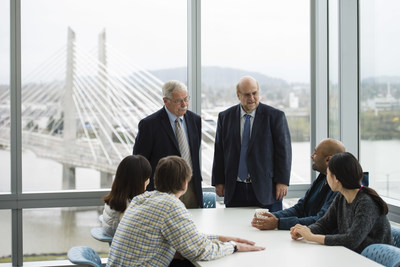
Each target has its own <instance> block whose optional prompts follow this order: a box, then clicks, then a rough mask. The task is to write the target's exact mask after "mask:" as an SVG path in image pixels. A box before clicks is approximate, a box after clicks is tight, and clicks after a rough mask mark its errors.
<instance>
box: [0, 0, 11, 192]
mask: <svg viewBox="0 0 400 267" xmlns="http://www.w3.org/2000/svg"><path fill="white" fill-rule="evenodd" d="M0 39H1V42H0V193H3V192H10V168H11V167H10V1H8V0H0Z"/></svg>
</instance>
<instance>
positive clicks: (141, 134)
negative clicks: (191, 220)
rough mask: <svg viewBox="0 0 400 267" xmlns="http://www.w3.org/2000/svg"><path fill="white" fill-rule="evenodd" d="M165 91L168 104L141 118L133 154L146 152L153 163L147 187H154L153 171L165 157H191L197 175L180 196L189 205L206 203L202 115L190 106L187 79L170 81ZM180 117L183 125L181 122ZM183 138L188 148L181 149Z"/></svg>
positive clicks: (187, 158) (144, 154)
mask: <svg viewBox="0 0 400 267" xmlns="http://www.w3.org/2000/svg"><path fill="white" fill-rule="evenodd" d="M162 91H163V96H164V97H163V101H164V107H163V108H161V109H160V110H159V111H157V112H155V113H153V114H151V115H149V116H148V117H146V118H144V119H143V120H141V121H140V122H139V127H138V128H139V131H138V134H137V136H136V140H135V145H134V147H133V154H134V155H137V154H140V155H143V156H144V157H146V158H147V159H148V160H149V162H150V164H151V167H152V169H153V173H152V176H151V177H150V183H149V185H148V186H147V188H146V189H147V190H148V191H152V190H154V181H153V174H154V170H155V168H156V166H157V163H158V161H159V160H160V159H161V158H163V157H166V156H171V155H176V156H180V157H182V158H184V159H185V160H186V161H188V164H189V166H191V167H192V175H193V176H192V179H191V181H190V183H189V185H188V189H187V192H186V193H185V194H184V195H183V196H182V197H181V198H180V199H181V200H182V202H183V203H184V204H185V206H186V208H198V207H203V192H202V188H201V181H202V177H201V171H200V158H199V155H200V154H199V150H200V144H201V118H200V116H199V115H197V114H195V113H193V112H191V111H189V110H188V106H189V100H190V99H189V96H188V95H187V88H186V86H185V85H184V84H183V83H181V82H179V81H169V82H166V83H165V84H164V85H163V88H162ZM178 121H179V122H180V123H179V125H177V123H178ZM180 129H182V130H183V132H182V135H181V136H182V137H180V138H179V132H180V131H182V130H180ZM177 134H178V135H177ZM178 140H179V141H178ZM181 140H184V142H186V148H187V149H186V150H185V149H182V151H181V149H180V146H181V142H182V141H181ZM181 148H182V147H181ZM185 151H187V153H186V152H185ZM181 152H182V153H181ZM185 155H186V157H185Z"/></svg>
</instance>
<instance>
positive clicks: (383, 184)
mask: <svg viewBox="0 0 400 267" xmlns="http://www.w3.org/2000/svg"><path fill="white" fill-rule="evenodd" d="M399 10H400V2H399V1H396V0H388V1H378V0H376V1H374V0H363V1H360V30H361V32H360V38H361V40H360V48H361V53H360V70H361V72H360V79H361V90H360V139H361V141H360V160H361V163H362V166H363V168H364V169H365V171H369V173H370V175H369V177H370V185H371V187H372V188H374V189H376V190H377V191H378V193H379V194H381V195H383V196H387V197H391V198H396V199H400V165H399V160H398V151H400V65H399V62H400V53H399V51H398V50H399V47H400V28H399V27H398V25H399V23H400V18H399V16H398V13H399Z"/></svg>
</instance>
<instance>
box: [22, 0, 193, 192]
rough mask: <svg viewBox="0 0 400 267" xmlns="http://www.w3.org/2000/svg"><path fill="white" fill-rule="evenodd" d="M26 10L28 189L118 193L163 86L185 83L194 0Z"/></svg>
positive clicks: (122, 0)
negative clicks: (117, 179)
mask: <svg viewBox="0 0 400 267" xmlns="http://www.w3.org/2000/svg"><path fill="white" fill-rule="evenodd" d="M21 9H22V12H21V20H22V22H21V23H22V29H21V32H22V33H21V35H22V37H21V39H22V52H21V53H22V92H21V94H22V111H21V112H22V122H21V124H22V145H23V153H22V166H23V170H22V176H23V191H24V192H27V191H54V190H64V189H97V188H107V187H110V186H111V182H112V177H113V174H114V173H115V170H116V167H117V166H118V164H119V162H120V160H122V158H124V157H125V156H127V155H130V154H132V148H133V142H134V139H135V136H136V133H137V125H138V122H139V120H140V119H142V118H144V117H145V116H147V115H149V114H150V113H153V112H155V111H156V110H158V109H159V108H161V107H162V96H161V86H162V84H163V82H165V80H166V79H171V78H174V79H180V80H182V81H184V82H186V72H187V71H186V64H187V63H186V58H187V56H186V54H187V52H186V51H187V47H186V46H187V41H186V39H187V33H186V28H187V26H186V25H187V23H186V20H187V15H186V13H187V11H186V2H184V1H178V0H174V1H156V0H152V1H138V0H137V1H126V0H118V1H106V0H103V1H95V0H91V1H84V2H82V1H78V0H68V1H67V0H59V1H53V0H35V1H28V0H23V1H22V3H21ZM171 14H173V15H172V16H171ZM171 72H173V74H171Z"/></svg>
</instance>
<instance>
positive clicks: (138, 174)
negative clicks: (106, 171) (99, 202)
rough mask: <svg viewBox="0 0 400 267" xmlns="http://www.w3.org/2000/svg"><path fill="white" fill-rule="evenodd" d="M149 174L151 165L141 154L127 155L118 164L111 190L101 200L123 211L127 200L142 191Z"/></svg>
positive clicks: (114, 208)
mask: <svg viewBox="0 0 400 267" xmlns="http://www.w3.org/2000/svg"><path fill="white" fill-rule="evenodd" d="M150 175H151V166H150V163H149V161H148V160H147V159H146V158H145V157H143V156H141V155H132V156H127V157H126V158H124V159H123V160H122V161H121V163H120V164H119V165H118V168H117V172H116V174H115V178H114V181H113V184H112V187H111V191H110V193H109V194H108V195H106V196H105V197H103V201H104V202H105V203H106V204H108V205H109V206H110V208H111V209H113V210H116V211H119V212H124V211H125V209H126V208H127V201H130V200H131V199H132V198H134V197H135V196H137V195H140V194H142V193H144V191H145V188H144V185H145V182H146V180H147V179H148V178H149V177H150Z"/></svg>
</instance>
